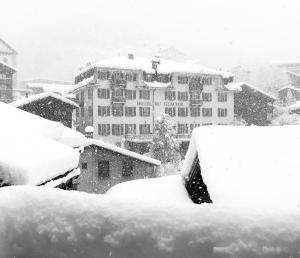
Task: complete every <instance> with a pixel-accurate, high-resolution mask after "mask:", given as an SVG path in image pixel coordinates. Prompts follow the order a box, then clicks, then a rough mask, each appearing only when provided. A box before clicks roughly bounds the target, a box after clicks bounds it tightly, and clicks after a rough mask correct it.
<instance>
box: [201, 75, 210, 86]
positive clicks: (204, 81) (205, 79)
mask: <svg viewBox="0 0 300 258" xmlns="http://www.w3.org/2000/svg"><path fill="white" fill-rule="evenodd" d="M202 83H203V84H204V85H212V77H204V78H203V79H202Z"/></svg>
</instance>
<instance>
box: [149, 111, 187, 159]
mask: <svg viewBox="0 0 300 258" xmlns="http://www.w3.org/2000/svg"><path fill="white" fill-rule="evenodd" d="M150 153H151V156H152V157H153V158H155V159H158V160H160V161H161V162H162V164H166V163H168V162H171V163H178V162H179V161H180V160H181V156H180V153H179V142H178V140H177V138H176V132H175V129H174V123H173V122H172V120H171V117H170V116H169V115H167V114H161V115H160V116H159V117H158V118H157V120H156V121H155V127H154V135H153V139H152V145H151V148H150Z"/></svg>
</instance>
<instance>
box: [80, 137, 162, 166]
mask: <svg viewBox="0 0 300 258" xmlns="http://www.w3.org/2000/svg"><path fill="white" fill-rule="evenodd" d="M90 145H96V146H99V147H101V148H104V149H107V150H110V151H113V152H116V153H119V154H121V155H125V156H127V157H131V158H134V159H137V160H140V161H143V162H147V163H150V164H153V165H155V166H160V165H161V163H160V161H159V160H157V159H153V158H150V157H147V156H145V155H141V154H138V153H136V152H133V151H130V150H126V149H123V148H120V147H117V146H115V145H112V144H109V143H106V142H103V141H101V140H95V139H87V140H86V142H85V144H84V146H90Z"/></svg>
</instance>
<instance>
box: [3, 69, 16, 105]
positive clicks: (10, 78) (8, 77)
mask: <svg viewBox="0 0 300 258" xmlns="http://www.w3.org/2000/svg"><path fill="white" fill-rule="evenodd" d="M13 84H14V71H12V70H11V69H10V68H8V67H6V66H4V65H2V64H0V101H3V102H6V103H8V102H11V101H12V100H13V91H12V89H13Z"/></svg>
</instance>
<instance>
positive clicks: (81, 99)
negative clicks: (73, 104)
mask: <svg viewBox="0 0 300 258" xmlns="http://www.w3.org/2000/svg"><path fill="white" fill-rule="evenodd" d="M80 102H81V103H84V91H82V92H81V93H80Z"/></svg>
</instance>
